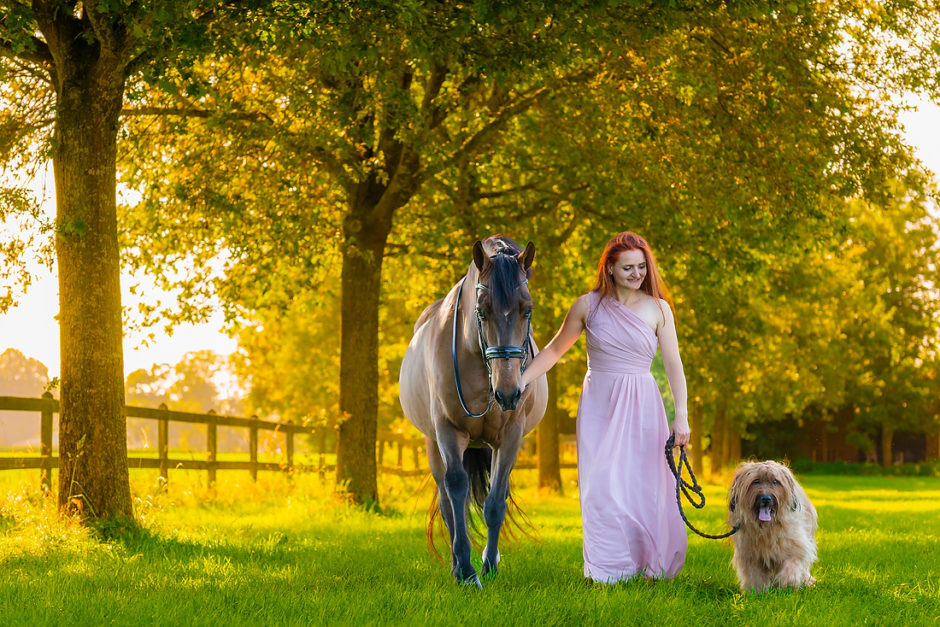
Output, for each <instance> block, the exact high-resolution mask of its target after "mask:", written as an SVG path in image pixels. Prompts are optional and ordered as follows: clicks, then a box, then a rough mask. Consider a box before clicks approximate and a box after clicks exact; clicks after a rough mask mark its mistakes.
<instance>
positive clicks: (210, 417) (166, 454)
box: [0, 393, 427, 489]
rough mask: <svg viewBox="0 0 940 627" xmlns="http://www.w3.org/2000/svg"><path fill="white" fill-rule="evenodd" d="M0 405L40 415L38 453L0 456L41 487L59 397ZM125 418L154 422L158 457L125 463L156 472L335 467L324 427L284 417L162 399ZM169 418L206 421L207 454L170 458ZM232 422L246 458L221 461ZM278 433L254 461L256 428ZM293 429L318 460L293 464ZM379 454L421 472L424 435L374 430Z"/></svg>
mask: <svg viewBox="0 0 940 627" xmlns="http://www.w3.org/2000/svg"><path fill="white" fill-rule="evenodd" d="M0 410H8V411H21V412H31V413H38V414H39V415H40V429H39V433H40V437H39V439H40V447H39V456H38V457H37V456H31V457H0V470H13V469H24V468H26V469H28V468H38V469H39V471H40V481H41V483H42V486H43V487H44V488H45V489H49V487H50V485H51V473H52V469H53V468H58V466H59V459H58V457H57V456H56V455H54V454H53V448H52V431H53V429H52V426H53V422H52V421H53V416H54V415H56V414H58V413H59V401H58V400H56V399H54V398H52V395H51V394H49V393H46V394H44V395H43V397H42V398H23V397H18V396H0ZM124 411H125V416H126V417H127V418H143V419H149V420H155V421H156V422H157V457H155V458H154V457H128V459H127V464H128V467H129V468H156V469H159V470H160V476H162V477H164V478H167V477H168V474H169V470H170V468H173V469H180V470H205V471H206V472H207V473H208V476H209V482H210V483H212V482H214V481H215V480H216V471H218V470H247V471H249V472H250V473H251V477H252V478H253V479H257V477H258V471H260V470H265V471H272V470H273V471H281V472H290V471H294V470H297V471H308V472H309V471H312V472H320V473H324V472H327V471H331V470H334V469H335V466H334V465H332V464H327V463H326V456H327V451H326V437H325V435H326V434H325V431H324V430H322V429H316V428H314V427H306V426H303V425H296V424H291V423H285V422H274V421H271V420H259V419H258V418H257V417H252V418H243V417H236V416H223V415H219V414H216V413H214V412H210V413H207V414H196V413H190V412H179V411H170V410H169V409H167V407H166V405H161V406H160V407H158V408H157V409H153V408H147V407H132V406H125V408H124ZM171 422H177V423H188V424H204V425H205V426H206V459H175V458H171V457H170V450H169V425H170V423H171ZM219 427H236V428H241V429H247V430H248V461H224V460H219V459H218V453H219V451H218V428H219ZM265 430H266V431H271V432H273V433H283V434H284V437H285V447H284V459H283V460H282V461H280V462H261V461H258V434H259V432H261V431H265ZM297 435H310V436H314V435H319V436H320V437H319V438H316V441H317V442H318V445H319V451H318V452H319V463H318V464H317V465H316V466H314V465H309V464H308V465H298V464H295V463H294V442H295V437H296V436H297ZM379 438H380V439H379V441H378V445H377V447H378V450H377V453H378V455H379V457H378V459H379V460H380V464H379V470H380V471H381V472H384V473H388V474H395V475H402V476H410V475H421V474H424V473H425V472H427V468H426V464H425V465H424V466H423V467H422V465H421V461H420V460H421V459H422V458H423V450H424V439H423V438H420V437H418V438H415V437H407V436H404V435H400V434H392V433H383V434H379ZM386 447H388V448H397V458H398V465H397V467H392V466H383V465H382V464H381V460H383V459H384V453H385V449H386ZM406 448H407V449H410V450H411V454H410V455H409V457H410V459H411V464H410V465H411V468H410V469H406V468H405V467H404V463H403V462H404V450H405V449H406Z"/></svg>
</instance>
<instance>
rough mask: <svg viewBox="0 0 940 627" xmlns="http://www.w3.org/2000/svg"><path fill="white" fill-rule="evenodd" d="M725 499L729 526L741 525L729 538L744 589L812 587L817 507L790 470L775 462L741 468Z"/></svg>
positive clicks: (759, 463) (740, 466)
mask: <svg viewBox="0 0 940 627" xmlns="http://www.w3.org/2000/svg"><path fill="white" fill-rule="evenodd" d="M728 500H729V503H728V522H729V523H730V524H731V526H732V527H733V526H735V525H740V528H739V529H738V532H737V533H736V534H734V535H733V536H731V537H732V540H733V541H734V557H733V558H732V560H731V563H732V564H733V565H734V569H735V571H737V574H738V581H739V582H740V583H741V590H742V591H744V592H759V591H761V590H766V589H767V588H770V587H780V588H786V587H791V588H800V587H802V586H811V585H813V583H815V581H816V580H815V579H814V578H813V577H812V575H810V573H809V570H810V566H812V564H813V562H815V561H816V529H817V527H818V524H817V518H816V508H814V507H813V504H812V503H811V502H810V500H809V497H807V496H806V492H804V491H803V488H802V487H801V486H800V484H799V483H797V481H796V479H795V478H794V477H793V473H792V472H790V469H789V468H787V467H786V466H784V465H783V464H779V463H777V462H774V461H766V462H744V463H742V464H740V465H739V466H738V468H737V470H735V473H734V481H732V483H731V492H730V494H729V495H728ZM762 508H763V509H764V510H765V511H764V512H763V516H761V514H762V512H761V509H762ZM761 518H764V520H761Z"/></svg>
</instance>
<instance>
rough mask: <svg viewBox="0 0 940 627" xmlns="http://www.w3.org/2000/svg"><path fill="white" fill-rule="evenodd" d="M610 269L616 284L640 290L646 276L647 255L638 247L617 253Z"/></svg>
mask: <svg viewBox="0 0 940 627" xmlns="http://www.w3.org/2000/svg"><path fill="white" fill-rule="evenodd" d="M609 269H610V272H611V273H612V274H613V279H614V285H616V286H617V287H626V288H629V289H631V290H638V289H640V286H641V285H643V280H644V279H645V278H646V255H644V254H643V251H642V250H640V249H638V248H634V249H633V250H625V251H623V252H622V253H620V254H619V255H617V260H616V262H615V263H614V265H612V266H611V267H610V268H609Z"/></svg>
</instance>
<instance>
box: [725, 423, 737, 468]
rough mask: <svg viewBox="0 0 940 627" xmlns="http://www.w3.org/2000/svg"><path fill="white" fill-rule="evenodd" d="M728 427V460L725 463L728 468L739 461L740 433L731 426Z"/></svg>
mask: <svg viewBox="0 0 940 627" xmlns="http://www.w3.org/2000/svg"><path fill="white" fill-rule="evenodd" d="M727 425H728V458H727V459H726V460H725V463H726V464H727V465H729V466H731V465H733V464H737V463H738V462H739V461H741V433H740V432H739V431H738V430H737V428H735V427H734V425H732V424H731V421H728V422H727Z"/></svg>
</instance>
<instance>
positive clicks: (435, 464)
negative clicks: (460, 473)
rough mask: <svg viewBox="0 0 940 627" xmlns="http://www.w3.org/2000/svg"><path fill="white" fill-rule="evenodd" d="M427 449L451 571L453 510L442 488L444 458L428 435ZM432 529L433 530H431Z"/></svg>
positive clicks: (453, 562)
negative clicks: (446, 540)
mask: <svg viewBox="0 0 940 627" xmlns="http://www.w3.org/2000/svg"><path fill="white" fill-rule="evenodd" d="M425 442H426V444H427V451H428V465H429V466H430V467H431V476H432V477H434V482H435V483H436V484H437V501H438V507H439V508H440V512H441V518H443V519H444V526H445V527H447V535H448V537H449V539H450V544H448V545H447V546H448V548H450V549H451V552H450V569H451V572H453V571H455V570H456V568H457V558H456V556H455V555H454V552H453V546H454V510H453V508H452V506H451V504H450V497H449V496H447V490H446V489H444V471H445V468H444V458H443V457H441V451H440V450H439V449H438V448H437V442H435V441H434V440H432V439H431V438H429V437H425ZM432 531H433V530H432Z"/></svg>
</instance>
